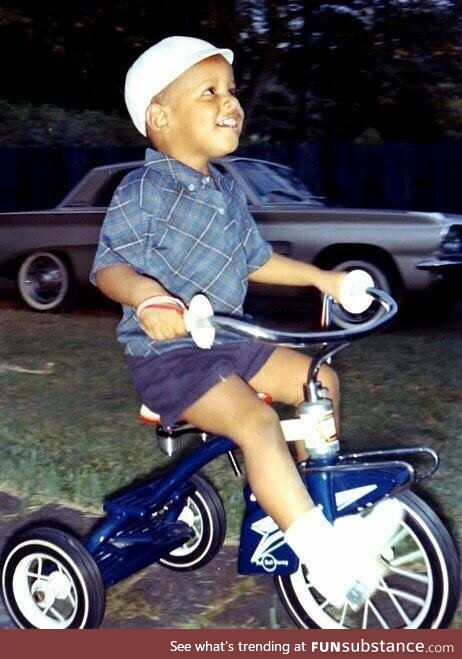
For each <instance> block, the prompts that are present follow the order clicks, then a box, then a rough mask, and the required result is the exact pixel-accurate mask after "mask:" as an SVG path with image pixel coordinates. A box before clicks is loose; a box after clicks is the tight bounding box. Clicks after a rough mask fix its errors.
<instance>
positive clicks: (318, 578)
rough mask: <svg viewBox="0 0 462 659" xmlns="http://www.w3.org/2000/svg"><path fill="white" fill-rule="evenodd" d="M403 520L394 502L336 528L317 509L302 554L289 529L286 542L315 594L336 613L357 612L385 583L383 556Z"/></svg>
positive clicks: (310, 515) (340, 520)
mask: <svg viewBox="0 0 462 659" xmlns="http://www.w3.org/2000/svg"><path fill="white" fill-rule="evenodd" d="M402 517H403V512H402V507H401V504H400V503H399V502H398V501H396V500H394V499H387V500H385V501H383V502H381V503H379V504H377V505H376V506H375V507H374V508H373V510H372V511H371V513H370V514H368V515H367V516H364V517H362V516H361V515H348V516H345V517H340V518H338V519H337V520H336V521H335V523H334V524H330V523H329V522H328V521H327V520H326V518H325V517H324V515H323V514H322V511H321V509H320V508H318V509H317V510H314V511H310V512H309V513H307V517H306V518H305V519H308V518H309V525H310V528H309V538H308V539H307V536H306V533H307V530H308V527H307V526H306V525H305V535H304V542H305V545H304V547H303V549H301V550H300V553H298V552H297V547H296V546H295V544H296V543H295V542H294V543H292V542H291V540H293V539H294V538H292V537H290V534H291V530H290V529H289V531H288V533H287V534H286V536H288V537H287V540H288V542H289V545H291V546H292V548H293V549H294V551H295V552H296V553H298V556H299V557H300V560H301V561H302V563H304V564H305V565H306V567H307V568H308V572H309V579H310V582H311V584H312V585H313V586H314V588H316V590H318V591H319V592H320V593H321V594H322V595H323V596H324V597H325V598H326V599H327V600H328V601H329V602H331V604H333V606H335V607H336V608H341V607H342V606H344V605H345V604H347V603H348V604H349V605H350V606H351V608H353V609H354V610H357V609H359V608H360V607H361V606H362V605H363V604H364V602H365V601H366V600H367V599H368V598H369V597H370V596H371V595H372V594H373V592H374V591H375V590H376V589H377V586H378V585H379V583H380V579H381V578H382V577H383V574H384V564H383V561H381V560H380V555H381V553H382V552H383V551H384V550H385V549H386V547H387V545H388V544H389V542H390V540H391V539H392V537H393V536H394V534H395V533H396V530H397V529H398V527H399V525H400V522H401V520H402ZM302 519H303V518H301V519H300V521H301V522H302ZM297 522H298V520H297V521H296V522H295V525H296V524H297ZM301 530H302V529H301V528H300V529H299V530H298V533H299V532H300V531H301ZM298 533H297V535H298ZM299 539H300V538H297V542H298V540H299ZM299 546H300V545H299Z"/></svg>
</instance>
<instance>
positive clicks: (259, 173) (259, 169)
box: [233, 160, 315, 203]
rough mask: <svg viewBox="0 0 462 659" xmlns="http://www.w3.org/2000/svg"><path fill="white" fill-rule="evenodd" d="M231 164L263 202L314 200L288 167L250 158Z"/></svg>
mask: <svg viewBox="0 0 462 659" xmlns="http://www.w3.org/2000/svg"><path fill="white" fill-rule="evenodd" d="M233 164H234V165H236V166H237V168H238V169H239V170H240V172H241V173H242V175H243V176H244V177H245V178H246V179H247V180H248V181H249V182H250V184H251V185H252V187H253V188H254V190H255V192H256V194H257V195H258V197H259V199H260V201H261V202H263V203H265V202H266V203H277V202H278V201H279V202H287V201H304V202H307V201H308V202H310V201H313V202H315V199H314V198H313V195H312V194H311V192H310V191H309V189H308V187H307V186H306V185H305V184H304V183H303V182H302V181H301V180H300V179H299V178H298V177H297V175H296V174H295V172H294V170H293V169H290V168H289V167H283V166H278V165H269V164H267V163H264V162H255V161H251V160H235V161H234V163H233Z"/></svg>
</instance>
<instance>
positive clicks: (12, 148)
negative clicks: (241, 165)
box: [0, 0, 462, 212]
mask: <svg viewBox="0 0 462 659" xmlns="http://www.w3.org/2000/svg"><path fill="white" fill-rule="evenodd" d="M461 18H462V12H461V0H407V1H402V0H346V1H344V2H319V1H317V0H290V1H287V0H284V1H283V0H220V1H217V0H215V1H212V0H190V1H186V0H168V2H167V0H151V2H149V3H148V2H146V1H141V0H131V2H117V1H109V0H95V1H94V2H91V3H90V2H77V1H76V0H67V2H66V3H63V2H62V0H61V1H57V0H42V1H41V2H36V1H32V0H14V1H10V2H9V1H8V0H3V1H2V0H0V55H1V62H2V67H1V69H0V83H1V85H0V209H1V210H12V209H27V208H43V207H47V206H52V205H54V204H55V203H57V202H58V201H59V199H60V198H61V197H62V196H63V195H64V194H65V192H66V191H67V190H68V189H69V187H70V186H71V185H72V184H73V183H74V182H75V181H76V180H78V178H80V177H81V175H82V173H84V172H85V171H87V170H88V168H89V167H91V166H93V165H96V164H103V163H106V162H112V161H116V160H120V159H122V160H125V159H131V158H138V157H140V156H142V154H143V149H144V146H145V142H144V140H143V138H142V137H141V136H140V135H139V134H138V133H137V132H136V130H135V129H134V128H133V127H132V126H131V125H130V122H129V121H128V119H127V114H126V111H125V108H124V103H123V93H122V92H123V83H124V76H125V72H126V70H127V68H128V66H129V65H130V64H131V62H132V61H133V60H134V59H136V57H137V56H138V55H139V54H140V53H141V52H142V51H143V50H144V49H145V48H147V47H148V46H149V45H151V44H152V43H154V42H155V41H157V40H158V39H161V38H163V37H165V36H169V35H171V34H187V35H191V36H198V37H202V38H205V39H209V40H211V41H212V42H213V43H215V44H217V45H219V46H229V47H231V48H233V49H234V51H235V53H236V60H235V63H236V65H235V68H236V75H237V80H238V91H239V96H240V99H241V102H242V104H243V105H244V107H245V109H246V116H247V119H246V124H245V130H244V134H243V138H242V149H241V151H242V152H243V153H246V154H249V155H258V156H264V157H267V158H270V159H271V158H272V159H275V160H280V161H282V162H286V163H288V164H293V165H294V166H295V167H296V168H297V170H298V173H299V174H300V175H301V176H302V177H303V178H305V180H306V181H307V182H308V183H309V184H310V185H311V187H312V188H313V190H314V192H315V193H317V194H320V195H322V196H325V197H327V198H328V200H329V202H330V203H331V204H334V205H335V204H336V205H347V206H367V207H373V206H379V207H388V208H405V209H410V208H413V209H416V210H438V211H446V212H462V198H461V197H462V195H461V193H460V192H459V187H460V186H459V171H460V167H459V164H460V160H461V158H462V80H461V74H462V20H461Z"/></svg>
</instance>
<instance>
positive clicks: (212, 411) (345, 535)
mask: <svg viewBox="0 0 462 659" xmlns="http://www.w3.org/2000/svg"><path fill="white" fill-rule="evenodd" d="M285 352H286V351H284V352H282V351H280V350H279V349H278V350H277V351H276V352H275V353H273V355H272V357H270V359H269V360H268V361H267V362H266V364H265V365H264V366H263V367H262V369H261V370H260V371H259V373H257V375H256V376H255V377H254V378H252V380H251V384H252V385H253V387H256V388H258V389H260V388H261V389H263V390H266V391H268V393H270V394H272V395H273V396H274V397H275V399H276V400H282V401H283V402H286V403H289V404H294V403H297V402H299V400H300V398H299V395H298V394H297V391H298V389H297V387H296V380H297V379H298V383H299V385H300V383H303V382H304V380H305V379H306V368H307V367H308V365H309V361H308V358H302V359H296V358H295V357H294V355H296V354H297V353H292V352H291V351H287V352H288V354H284V353H285ZM281 368H282V370H280V369H281ZM278 371H279V377H278V373H277V372H278ZM281 373H283V374H284V376H283V378H281V377H280V374H281ZM324 377H325V380H324V382H325V384H326V385H329V384H330V388H331V390H332V391H333V394H332V395H333V397H334V398H335V399H336V400H338V385H337V379H336V376H335V375H334V374H333V372H332V371H330V370H327V371H325V376H324ZM281 380H283V382H284V385H283V386H282V387H281V385H280V381H281ZM283 392H286V393H283ZM183 417H184V419H185V420H186V421H189V422H190V423H192V424H194V425H196V426H199V427H201V428H203V429H204V430H206V431H208V432H211V433H214V434H220V435H225V436H228V437H231V438H232V439H233V440H234V441H235V442H236V444H238V446H240V448H241V449H242V451H243V454H244V459H245V463H246V467H247V475H248V479H249V483H250V485H251V487H252V489H253V492H254V494H255V496H256V497H257V499H258V501H259V503H260V505H261V506H262V508H263V509H264V510H265V511H266V512H267V513H268V514H269V515H270V516H271V517H272V518H273V519H274V521H275V522H276V523H277V524H278V526H279V528H281V529H282V530H283V531H285V537H286V541H287V542H288V544H289V545H290V546H291V547H292V549H293V550H294V551H295V553H296V554H297V556H298V557H299V559H300V561H301V562H302V563H304V564H306V565H307V567H308V569H309V572H310V579H311V582H312V583H313V584H314V585H315V587H316V588H317V589H318V590H319V591H320V592H321V593H322V594H324V595H325V597H326V598H327V599H328V600H329V601H330V602H332V603H333V604H334V605H335V606H337V607H340V606H343V604H344V603H345V601H346V600H348V601H349V602H350V604H351V605H352V606H359V605H360V604H361V603H362V602H363V601H364V600H365V598H366V597H367V596H368V594H369V592H371V591H373V590H374V589H375V588H376V587H377V584H378V582H379V579H380V577H381V568H380V565H379V563H378V562H377V558H378V555H379V553H380V550H381V548H382V546H384V545H385V544H386V542H388V540H389V539H390V537H391V535H392V534H393V533H394V531H395V529H396V527H397V525H398V523H399V520H400V515H401V512H400V511H401V508H400V506H399V505H392V506H391V507H390V506H385V510H384V509H383V508H382V509H381V510H379V506H378V507H377V508H376V509H375V510H374V511H373V512H372V513H371V514H370V515H369V517H368V518H367V521H365V520H364V521H361V520H360V519H356V518H357V517H358V516H353V517H354V518H355V519H352V522H353V523H354V524H353V527H352V526H351V524H348V520H345V522H346V523H345V524H342V525H340V526H336V525H334V526H332V525H331V524H329V523H328V522H327V520H326V519H325V517H324V515H323V514H322V512H321V510H320V509H319V508H314V506H313V502H312V500H311V499H310V497H309V495H308V492H307V491H306V489H305V486H304V484H303V483H302V480H301V478H300V476H299V473H298V471H297V469H296V467H295V465H294V463H293V460H292V459H291V457H290V454H289V451H288V449H287V444H286V442H285V439H284V437H283V434H282V430H281V426H280V423H279V419H278V417H277V415H276V414H275V412H274V410H272V408H270V407H269V406H268V405H266V404H265V403H263V402H262V401H260V399H259V398H258V396H257V395H256V393H255V390H254V389H252V388H251V387H250V386H248V385H247V384H246V383H245V382H243V381H242V380H241V379H240V378H239V377H238V376H236V375H231V376H229V377H228V378H227V379H226V380H224V381H223V382H220V383H219V384H217V385H215V387H213V388H212V389H210V390H209V391H208V392H207V393H206V394H204V395H203V396H202V397H201V398H200V399H199V400H198V401H196V402H195V403H194V404H193V405H191V406H190V407H189V408H188V409H187V410H186V411H185V412H184V413H183ZM395 503H396V502H395ZM385 504H393V501H386V502H385ZM350 530H352V531H353V532H350ZM371 533H372V534H373V535H374V537H375V538H376V545H374V547H371V544H370V537H371ZM340 548H341V549H340Z"/></svg>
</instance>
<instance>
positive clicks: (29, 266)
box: [17, 252, 71, 311]
mask: <svg viewBox="0 0 462 659" xmlns="http://www.w3.org/2000/svg"><path fill="white" fill-rule="evenodd" d="M17 286H18V290H19V293H20V295H21V297H22V299H23V301H24V302H25V303H26V304H27V306H28V307H30V309H33V310H34V311H58V310H59V309H61V308H62V307H63V306H64V304H65V303H66V302H67V300H68V297H69V293H70V288H71V277H70V273H69V270H68V268H67V265H66V263H65V262H64V260H63V258H62V257H61V256H57V255H56V254H53V253H52V252H34V253H33V254H29V256H27V257H26V258H25V259H24V261H23V262H22V263H21V266H20V268H19V270H18V276H17Z"/></svg>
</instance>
